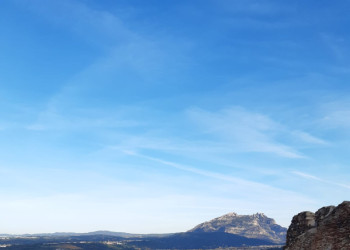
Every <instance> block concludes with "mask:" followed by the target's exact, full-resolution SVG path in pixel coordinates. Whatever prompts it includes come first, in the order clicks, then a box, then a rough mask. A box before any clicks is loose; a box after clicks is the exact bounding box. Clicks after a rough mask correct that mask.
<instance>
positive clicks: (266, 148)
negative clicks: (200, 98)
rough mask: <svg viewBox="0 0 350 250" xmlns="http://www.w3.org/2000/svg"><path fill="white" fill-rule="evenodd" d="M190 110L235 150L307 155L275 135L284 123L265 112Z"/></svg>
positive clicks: (196, 120)
mask: <svg viewBox="0 0 350 250" xmlns="http://www.w3.org/2000/svg"><path fill="white" fill-rule="evenodd" d="M188 114H189V116H190V118H191V119H192V120H193V121H194V122H196V123H197V124H198V125H199V127H201V128H203V129H204V131H205V133H208V134H212V135H214V136H219V137H220V138H221V139H222V140H224V141H226V142H230V144H231V147H234V148H236V150H239V151H243V152H244V151H246V152H262V153H273V154H276V155H279V156H282V157H286V158H304V157H305V156H303V155H302V154H301V153H300V152H298V151H296V150H294V149H293V148H291V147H290V146H287V145H284V144H282V143H278V142H277V141H275V140H274V139H273V134H274V133H276V132H279V131H280V130H281V125H279V124H278V123H275V122H274V121H272V120H271V119H269V118H268V117H266V116H264V115H261V114H258V113H252V112H248V111H246V110H244V109H242V108H237V107H234V108H230V109H226V110H222V111H220V112H217V113H213V112H208V111H205V110H201V109H192V110H190V111H188Z"/></svg>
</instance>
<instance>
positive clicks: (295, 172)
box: [291, 171, 350, 189]
mask: <svg viewBox="0 0 350 250" xmlns="http://www.w3.org/2000/svg"><path fill="white" fill-rule="evenodd" d="M291 173H292V174H295V175H297V176H300V177H302V178H304V179H308V180H313V181H318V182H322V183H326V184H330V185H333V186H338V187H342V188H346V189H350V185H346V184H342V183H337V182H333V181H328V180H325V179H322V178H319V177H317V176H314V175H310V174H307V173H303V172H300V171H292V172H291Z"/></svg>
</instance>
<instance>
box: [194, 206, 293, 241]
mask: <svg viewBox="0 0 350 250" xmlns="http://www.w3.org/2000/svg"><path fill="white" fill-rule="evenodd" d="M188 232H195V233H201V232H202V233H204V232H205V233H208V232H224V233H228V234H235V235H240V236H244V237H247V238H253V239H261V240H267V241H270V242H273V243H276V244H284V243H285V241H286V232H287V229H286V228H284V227H281V226H280V225H277V224H276V222H275V220H274V219H271V218H268V217H267V216H266V215H264V214H263V213H256V214H253V215H238V214H236V213H228V214H225V215H223V216H221V217H218V218H215V219H213V220H210V221H207V222H204V223H202V224H199V225H198V226H196V227H195V228H193V229H191V230H189V231H188Z"/></svg>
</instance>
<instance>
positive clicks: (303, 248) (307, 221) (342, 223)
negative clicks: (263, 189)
mask: <svg viewBox="0 0 350 250" xmlns="http://www.w3.org/2000/svg"><path fill="white" fill-rule="evenodd" d="M284 249H285V250H349V249H350V201H344V202H343V203H341V204H340V205H339V206H337V207H334V206H329V207H323V208H320V209H319V210H318V211H317V212H316V213H312V212H302V213H299V214H297V215H295V216H294V217H293V219H292V223H291V225H290V226H289V228H288V231H287V245H286V246H285V247H284Z"/></svg>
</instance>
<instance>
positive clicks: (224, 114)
mask: <svg viewBox="0 0 350 250" xmlns="http://www.w3.org/2000/svg"><path fill="white" fill-rule="evenodd" d="M349 7H350V2H348V1H343V0H341V1H337V2H326V1H316V0H312V1H299V0H298V1H273V0H271V1H268V0H259V1H258V0H251V1H238V0H232V1H226V0H215V1H214V0H203V1H197V0H189V1H184V0H178V1H156V0H150V1H142V0H134V1H128V0H118V1H113V0H105V1H97V0H84V1H83V0H57V1H54V0H53V1H44V0H31V1H29V0H3V1H1V2H0V17H1V19H0V20H1V21H0V29H1V34H2V36H1V39H0V48H1V56H0V64H1V67H0V104H1V109H0V147H1V150H0V173H1V182H0V190H1V193H0V199H1V203H0V214H1V217H0V218H1V221H2V223H1V225H0V234H6V233H8V234H24V233H52V232H90V231H97V230H109V231H115V232H127V233H173V232H181V231H186V230H189V229H191V228H192V227H194V226H196V225H197V224H199V223H202V222H204V221H207V220H210V219H213V218H215V217H218V216H221V215H223V214H226V213H229V212H236V213H238V214H242V215H247V214H254V213H257V212H261V213H264V214H266V215H267V216H268V217H270V218H273V219H275V220H276V222H277V224H280V225H282V226H284V227H288V226H289V224H290V221H291V219H292V217H293V215H295V214H297V213H299V212H301V211H305V210H309V211H316V210H317V209H318V208H320V207H322V206H326V205H338V204H339V203H341V202H342V201H343V200H346V199H349V195H348V194H349V191H350V181H349V180H350V171H349V166H348V164H349V161H348V159H349V155H350V152H349V151H350V147H349V142H350V140H349V139H350V133H349V131H350V130H349V128H350V92H349V91H350V84H349V83H348V81H349V76H350V70H349V69H350V68H349V58H350V57H349V43H348V39H349V31H348V27H349V25H350V17H349V15H348V14H347V10H348V8H349Z"/></svg>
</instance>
